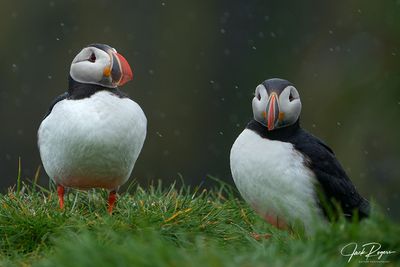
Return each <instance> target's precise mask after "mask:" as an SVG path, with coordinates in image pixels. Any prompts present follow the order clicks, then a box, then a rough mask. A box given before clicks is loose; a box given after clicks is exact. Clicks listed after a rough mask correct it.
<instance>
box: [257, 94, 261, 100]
mask: <svg viewBox="0 0 400 267" xmlns="http://www.w3.org/2000/svg"><path fill="white" fill-rule="evenodd" d="M257 99H258V100H261V95H260V93H259V92H257Z"/></svg>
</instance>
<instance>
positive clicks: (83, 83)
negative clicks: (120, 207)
mask: <svg viewBox="0 0 400 267" xmlns="http://www.w3.org/2000/svg"><path fill="white" fill-rule="evenodd" d="M132 76H133V75H132V70H131V68H130V66H129V64H128V62H127V61H126V60H125V58H123V57H122V56H121V55H120V54H118V53H117V51H116V50H115V49H113V48H111V47H109V46H108V45H102V44H93V45H89V46H87V47H85V48H84V49H83V50H82V51H81V52H80V53H79V54H78V55H77V56H76V57H75V58H74V60H73V61H72V64H71V69H70V76H69V88H68V92H66V93H64V94H62V95H60V96H58V97H57V98H56V99H55V100H54V101H53V103H52V104H51V106H50V108H49V111H48V113H47V114H46V116H45V118H44V119H43V121H42V123H41V125H40V127H39V131H38V145H39V150H40V156H41V158H42V162H43V166H44V169H45V170H46V172H47V174H48V175H49V177H50V178H51V179H53V180H54V181H55V183H56V184H57V185H58V193H59V197H60V206H61V207H62V206H63V193H64V187H72V188H79V189H89V188H106V189H108V190H109V191H110V197H109V211H110V212H111V211H112V208H113V205H114V202H115V192H116V191H117V190H118V188H119V187H120V186H121V185H122V184H124V183H125V182H126V181H127V180H128V179H129V176H130V174H131V172H132V169H133V167H134V165H135V162H136V160H137V158H138V156H139V153H140V151H141V149H142V146H143V143H144V140H145V137H146V128H147V119H146V116H145V115H144V113H143V111H142V109H141V108H140V106H139V105H138V104H137V103H135V102H134V101H133V100H131V99H130V98H128V97H127V96H126V95H125V94H124V93H122V92H121V91H120V90H119V89H118V87H117V86H121V85H123V84H124V83H126V82H127V81H129V80H131V79H132Z"/></svg>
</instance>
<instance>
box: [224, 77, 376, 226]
mask: <svg viewBox="0 0 400 267" xmlns="http://www.w3.org/2000/svg"><path fill="white" fill-rule="evenodd" d="M252 106H253V114H254V119H252V120H251V121H250V122H249V123H248V124H247V126H246V129H245V130H244V131H243V132H242V133H241V134H240V135H239V137H238V138H237V139H236V141H235V143H234V144H233V146H232V149H231V154H230V165H231V171H232V176H233V179H234V181H235V184H236V186H237V188H238V190H239V192H240V193H241V195H242V196H243V198H244V199H245V200H246V201H247V202H248V203H249V204H250V205H251V206H252V207H253V208H254V209H255V210H256V211H257V213H258V214H259V215H260V216H261V217H263V218H264V219H265V220H266V221H267V222H269V223H270V224H272V225H274V226H276V227H278V228H280V229H286V228H288V227H290V226H293V225H294V224H296V223H298V222H300V223H301V225H302V226H304V229H305V230H306V232H310V231H312V230H313V227H312V223H313V222H321V221H324V220H321V219H322V218H323V217H324V215H325V216H326V217H328V215H329V214H330V211H332V210H334V209H335V207H336V206H337V205H338V204H339V205H340V208H341V210H342V211H343V214H344V216H346V217H349V218H351V217H352V216H353V214H354V212H357V213H358V216H359V218H364V217H367V216H368V215H369V210H370V206H369V203H368V201H367V200H365V199H364V198H363V197H362V196H360V194H359V193H358V192H357V191H356V188H355V186H354V185H353V184H352V182H351V181H350V179H349V177H348V176H347V174H346V173H345V171H344V170H343V168H342V166H341V165H340V163H339V162H338V160H337V159H336V157H335V154H334V153H333V151H332V150H331V149H330V148H329V147H328V146H327V145H326V144H325V143H324V142H322V141H321V140H320V139H318V138H317V137H315V136H313V135H311V134H310V133H308V132H307V131H305V130H304V129H302V128H301V127H300V123H299V117H300V111H301V101H300V95H299V93H298V91H297V90H296V88H295V87H294V85H293V84H292V83H290V82H288V81H286V80H282V79H269V80H266V81H264V82H263V83H262V84H260V85H258V86H257V87H256V90H255V96H254V98H253V102H252ZM335 205H336V206H335Z"/></svg>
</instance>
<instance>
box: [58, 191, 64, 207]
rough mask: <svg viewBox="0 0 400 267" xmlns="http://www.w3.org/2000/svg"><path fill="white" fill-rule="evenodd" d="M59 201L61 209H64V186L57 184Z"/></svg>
mask: <svg viewBox="0 0 400 267" xmlns="http://www.w3.org/2000/svg"><path fill="white" fill-rule="evenodd" d="M57 194H58V202H59V203H60V209H64V186H62V185H57Z"/></svg>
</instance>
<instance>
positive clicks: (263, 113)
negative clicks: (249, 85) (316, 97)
mask: <svg viewBox="0 0 400 267" xmlns="http://www.w3.org/2000/svg"><path fill="white" fill-rule="evenodd" d="M272 94H273V93H271V95H269V94H268V92H267V89H266V88H265V86H264V85H262V84H260V85H258V86H257V87H256V90H255V94H254V98H253V101H252V107H253V115H254V119H255V120H256V121H258V122H259V123H261V124H263V125H265V126H267V125H268V119H267V118H268V110H267V109H268V104H269V102H270V100H271V96H272ZM278 110H279V118H277V119H278V122H277V123H276V124H275V127H274V129H277V128H282V127H286V126H290V125H292V124H294V123H295V122H296V121H297V120H298V118H299V116H300V112H301V101H300V95H299V93H298V91H297V89H296V88H295V87H294V86H292V85H289V86H287V87H286V88H285V89H283V90H282V92H281V93H280V95H279V96H278Z"/></svg>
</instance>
